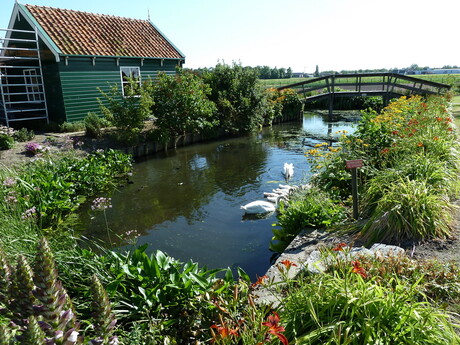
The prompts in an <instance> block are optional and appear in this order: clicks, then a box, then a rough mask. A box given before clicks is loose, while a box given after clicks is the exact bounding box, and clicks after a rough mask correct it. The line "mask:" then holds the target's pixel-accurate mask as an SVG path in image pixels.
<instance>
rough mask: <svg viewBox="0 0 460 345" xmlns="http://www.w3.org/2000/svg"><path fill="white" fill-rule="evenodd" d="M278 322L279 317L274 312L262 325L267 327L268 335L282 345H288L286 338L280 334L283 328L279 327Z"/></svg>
mask: <svg viewBox="0 0 460 345" xmlns="http://www.w3.org/2000/svg"><path fill="white" fill-rule="evenodd" d="M279 322H280V316H279V315H278V313H277V312H276V311H274V312H273V314H272V315H270V316H269V317H268V319H267V322H262V325H263V326H267V327H268V328H269V329H268V333H270V334H272V335H274V336H276V337H278V339H279V340H280V341H281V342H282V343H283V345H288V344H289V341H288V340H287V338H286V336H285V335H284V334H281V332H284V331H285V329H284V327H283V326H280V325H279Z"/></svg>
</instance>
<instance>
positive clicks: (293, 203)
mask: <svg viewBox="0 0 460 345" xmlns="http://www.w3.org/2000/svg"><path fill="white" fill-rule="evenodd" d="M345 214H346V213H345V209H344V208H343V207H341V206H338V205H337V204H336V203H334V202H333V201H332V200H331V199H330V198H329V197H328V195H327V194H326V193H324V192H321V191H320V190H319V189H318V188H311V189H306V190H301V191H299V192H297V193H296V194H294V195H293V196H292V197H291V199H290V201H289V205H288V206H286V205H284V204H283V203H281V205H280V208H279V214H278V215H277V219H278V222H277V223H276V226H277V227H280V228H279V229H278V228H274V229H272V231H273V239H272V241H271V243H270V249H271V250H273V251H276V252H283V251H284V249H286V247H287V246H288V245H289V243H291V241H292V240H293V239H294V237H295V236H297V235H298V234H299V232H300V231H301V230H304V229H307V228H323V227H329V226H331V225H334V224H337V223H338V222H340V221H342V220H343V219H344V218H345ZM274 241H277V242H274Z"/></svg>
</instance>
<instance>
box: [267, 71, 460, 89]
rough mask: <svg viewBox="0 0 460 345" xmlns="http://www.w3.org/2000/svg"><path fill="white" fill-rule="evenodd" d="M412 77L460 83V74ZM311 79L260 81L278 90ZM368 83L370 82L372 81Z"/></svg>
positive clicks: (446, 82)
mask: <svg viewBox="0 0 460 345" xmlns="http://www.w3.org/2000/svg"><path fill="white" fill-rule="evenodd" d="M339 76H340V75H339V74H338V75H336V77H339ZM411 77H415V78H420V79H424V80H430V81H434V82H436V83H442V84H449V85H452V84H453V83H454V82H458V81H460V74H449V75H447V74H423V75H420V74H417V75H411ZM309 79H312V78H290V79H260V81H261V82H262V84H263V85H264V86H265V87H266V88H270V87H274V88H277V87H281V86H284V85H289V84H294V83H298V82H301V81H305V80H309ZM369 79H372V77H369ZM379 79H380V78H379ZM368 81H369V82H370V80H368Z"/></svg>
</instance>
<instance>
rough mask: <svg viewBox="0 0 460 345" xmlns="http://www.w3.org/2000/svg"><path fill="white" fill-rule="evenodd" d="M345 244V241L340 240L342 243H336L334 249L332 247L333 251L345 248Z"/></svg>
mask: <svg viewBox="0 0 460 345" xmlns="http://www.w3.org/2000/svg"><path fill="white" fill-rule="evenodd" d="M346 246H347V244H346V243H344V242H342V243H339V244H338V245H337V247H335V248H334V249H332V251H333V252H341V251H343V248H345V247H346Z"/></svg>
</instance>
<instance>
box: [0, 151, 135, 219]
mask: <svg viewBox="0 0 460 345" xmlns="http://www.w3.org/2000/svg"><path fill="white" fill-rule="evenodd" d="M130 171H131V158H130V157H129V156H127V155H125V154H122V153H120V152H118V151H113V150H108V151H99V152H94V153H92V154H90V155H88V156H86V157H84V158H77V157H74V156H63V157H60V158H51V157H49V158H48V159H46V160H37V161H35V162H32V163H31V164H28V165H27V166H26V167H25V168H24V170H22V171H21V172H20V173H19V174H18V175H17V176H8V177H6V179H5V181H7V182H5V181H4V184H3V185H2V186H0V195H1V196H2V197H4V198H5V200H6V202H7V206H8V207H9V208H10V210H14V213H16V214H17V215H18V217H20V218H22V219H23V220H27V221H31V222H34V223H36V224H39V226H40V227H41V228H49V227H51V226H55V225H57V224H59V223H60V222H61V221H62V220H63V219H64V217H65V216H66V215H69V214H70V213H71V212H72V211H74V210H75V209H76V208H77V207H78V206H79V204H80V202H81V200H82V197H84V196H89V195H94V194H95V193H96V192H100V191H102V190H106V189H107V188H109V187H113V186H114V185H115V183H116V181H117V180H118V178H120V177H122V176H126V174H127V173H128V172H130Z"/></svg>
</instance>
